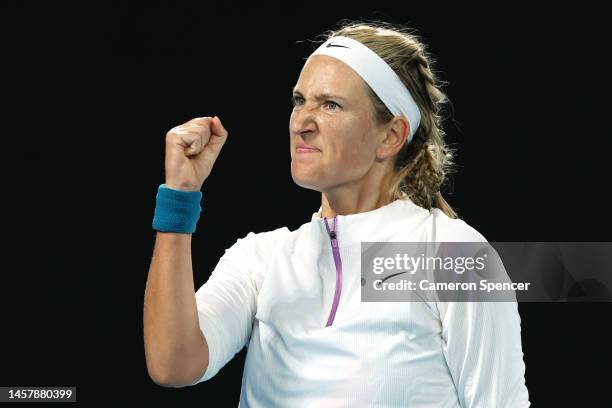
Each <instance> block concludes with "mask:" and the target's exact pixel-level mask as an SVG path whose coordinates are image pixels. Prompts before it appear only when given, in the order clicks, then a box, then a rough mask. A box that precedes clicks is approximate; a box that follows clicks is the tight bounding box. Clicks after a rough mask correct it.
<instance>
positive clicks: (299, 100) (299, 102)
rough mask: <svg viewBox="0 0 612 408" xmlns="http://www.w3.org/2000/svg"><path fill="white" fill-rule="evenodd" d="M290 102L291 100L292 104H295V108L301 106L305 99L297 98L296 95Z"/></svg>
mask: <svg viewBox="0 0 612 408" xmlns="http://www.w3.org/2000/svg"><path fill="white" fill-rule="evenodd" d="M290 100H291V103H292V104H293V106H296V105H301V104H302V101H303V99H302V98H301V97H299V96H295V95H294V96H292V97H291V99H290Z"/></svg>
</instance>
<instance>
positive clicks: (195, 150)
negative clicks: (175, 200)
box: [165, 116, 227, 191]
mask: <svg viewBox="0 0 612 408" xmlns="http://www.w3.org/2000/svg"><path fill="white" fill-rule="evenodd" d="M226 140H227V131H226V130H225V128H224V127H223V125H222V124H221V120H220V119H219V118H218V117H217V116H215V117H212V118H211V117H208V116H207V117H203V118H195V119H192V120H190V121H189V122H187V123H184V124H182V125H180V126H177V127H175V128H172V129H171V130H170V131H169V132H168V133H167V134H166V164H165V168H166V183H165V184H166V186H167V187H169V188H173V189H176V190H184V191H200V189H201V188H202V184H203V183H204V180H206V178H207V177H208V175H209V174H210V171H211V169H212V166H213V164H215V160H217V157H218V156H219V152H221V148H222V147H223V144H224V143H225V141H226Z"/></svg>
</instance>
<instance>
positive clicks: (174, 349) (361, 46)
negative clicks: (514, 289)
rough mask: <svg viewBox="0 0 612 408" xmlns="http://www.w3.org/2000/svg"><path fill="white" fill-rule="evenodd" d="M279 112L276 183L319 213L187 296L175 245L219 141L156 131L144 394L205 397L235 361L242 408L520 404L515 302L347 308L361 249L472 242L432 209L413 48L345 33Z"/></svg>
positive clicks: (424, 90)
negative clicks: (155, 388) (158, 160)
mask: <svg viewBox="0 0 612 408" xmlns="http://www.w3.org/2000/svg"><path fill="white" fill-rule="evenodd" d="M292 99H293V102H294V109H293V112H292V114H291V118H290V122H289V126H290V153H291V159H292V161H291V173H292V177H293V180H294V181H295V182H296V183H297V184H298V185H300V186H302V187H305V188H309V189H313V190H316V191H320V192H321V208H320V209H319V211H318V212H317V213H314V214H313V215H312V218H311V220H310V222H308V223H305V224H303V225H302V226H301V227H300V228H298V229H297V230H295V231H290V230H289V229H288V228H286V227H283V228H279V229H276V230H273V231H268V232H262V233H257V234H255V233H252V232H251V233H249V234H248V235H247V236H246V237H244V238H241V239H238V240H237V242H236V243H235V244H234V245H233V246H232V247H231V248H229V249H227V250H226V251H225V254H224V255H223V256H222V257H221V259H220V260H219V262H218V264H217V266H216V267H215V269H214V271H213V272H212V275H211V277H210V278H209V280H208V281H207V282H206V283H205V284H204V285H202V287H201V288H199V290H198V291H197V293H195V296H194V292H195V290H194V285H193V278H192V267H191V253H190V237H191V233H193V232H194V231H195V224H196V222H197V219H198V216H199V213H200V211H201V208H200V206H199V202H200V198H201V193H200V189H201V187H202V184H203V182H204V180H205V179H206V178H207V177H208V175H209V174H210V171H211V168H212V165H213V164H214V161H215V160H216V158H217V156H218V154H219V151H220V150H221V148H222V146H223V144H224V143H225V141H226V140H227V135H228V134H227V131H226V130H225V129H224V128H223V125H222V124H221V121H220V120H219V118H218V117H214V118H208V117H207V118H197V119H194V120H192V121H190V122H188V123H186V124H184V125H181V126H179V127H177V128H174V129H172V130H171V131H170V132H169V133H168V135H167V138H166V183H165V184H164V185H161V186H160V188H159V190H158V195H157V207H156V213H155V217H154V222H153V227H154V228H155V229H156V230H157V231H158V233H157V238H156V244H155V250H154V254H153V259H152V262H151V268H150V272H149V277H148V281H147V289H146V294H145V310H144V335H145V350H146V358H147V366H148V370H149V374H150V376H151V377H152V379H153V380H154V381H155V382H157V383H158V384H161V385H165V386H185V385H192V384H196V383H199V382H201V381H206V380H208V379H210V378H212V377H213V376H214V375H215V374H216V373H217V372H218V371H219V370H220V369H221V368H222V367H223V366H224V365H225V364H226V363H227V362H228V361H229V360H230V359H231V358H232V357H233V356H234V355H235V354H236V353H237V352H239V351H240V350H241V349H242V347H244V346H247V347H248V352H247V357H246V363H245V367H244V374H243V380H242V389H241V395H240V406H242V407H272V406H275V407H276V406H281V407H299V406H304V407H338V406H386V407H387V406H389V407H390V406H410V407H412V406H425V405H427V406H439V407H458V406H461V407H473V406H482V407H502V406H503V407H525V406H529V400H528V392H527V388H526V386H525V380H524V372H525V366H524V363H523V358H522V357H523V353H522V349H521V337H520V317H519V315H518V310H517V305H516V303H513V302H495V303H492V302H362V301H361V286H362V281H361V274H360V255H361V253H360V251H361V246H360V245H361V242H364V241H370V242H371V241H376V242H387V241H400V242H401V241H404V242H415V241H416V242H430V241H446V242H452V241H476V242H485V241H486V240H485V238H484V237H483V236H482V235H481V234H480V233H478V232H477V231H476V230H475V229H473V228H472V227H470V226H469V225H468V224H466V223H465V222H464V221H462V220H460V219H458V218H457V217H456V214H455V212H454V211H453V209H452V208H451V207H450V206H449V205H448V204H447V203H446V201H445V200H444V198H443V197H442V195H441V194H440V186H441V185H442V183H443V181H444V179H445V174H446V173H447V171H448V165H449V163H450V153H449V152H448V150H447V147H446V146H445V144H444V141H443V136H444V132H443V130H442V128H441V120H442V117H441V109H442V108H443V104H444V103H445V102H446V97H445V95H444V93H443V92H442V91H441V90H440V89H439V88H438V83H437V80H436V77H435V75H434V73H433V71H432V69H431V66H430V58H429V57H428V55H427V54H426V51H425V47H424V45H423V44H422V43H421V42H420V41H419V39H418V37H416V36H415V35H413V34H410V33H407V32H406V31H405V30H402V29H397V28H396V29H393V28H392V27H391V26H387V25H380V26H378V25H373V24H362V23H351V24H348V25H345V26H344V27H342V28H341V29H340V30H338V31H336V32H331V33H329V34H328V36H327V39H326V41H325V42H324V43H323V44H321V46H320V47H319V48H318V49H317V50H316V51H315V52H314V53H313V54H312V55H311V56H310V57H309V58H308V60H307V61H306V63H305V64H304V67H303V69H302V71H301V73H300V76H299V78H298V81H297V83H296V85H295V87H294V91H293V97H292Z"/></svg>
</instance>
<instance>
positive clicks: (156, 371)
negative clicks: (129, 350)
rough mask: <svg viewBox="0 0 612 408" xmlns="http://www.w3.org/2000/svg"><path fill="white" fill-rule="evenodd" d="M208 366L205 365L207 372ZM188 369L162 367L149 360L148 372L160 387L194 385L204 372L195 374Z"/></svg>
mask: <svg viewBox="0 0 612 408" xmlns="http://www.w3.org/2000/svg"><path fill="white" fill-rule="evenodd" d="M206 368H207V367H204V372H206ZM188 371H189V370H185V369H170V368H166V367H160V366H158V365H155V364H153V363H151V362H149V361H147V372H148V374H149V378H151V380H152V381H153V382H154V383H155V384H157V385H159V386H160V387H167V388H183V387H188V386H191V385H194V384H195V383H196V382H197V381H198V380H199V379H200V378H202V376H203V375H204V372H202V373H201V374H200V371H198V374H197V375H194V374H193V373H190V372H188Z"/></svg>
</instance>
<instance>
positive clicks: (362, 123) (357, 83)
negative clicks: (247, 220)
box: [289, 55, 386, 191]
mask: <svg viewBox="0 0 612 408" xmlns="http://www.w3.org/2000/svg"><path fill="white" fill-rule="evenodd" d="M293 103H294V108H293V111H292V113H291V118H290V120H289V132H290V139H291V142H290V149H291V175H292V177H293V180H294V181H295V183H296V184H298V185H299V186H302V187H305V188H310V189H313V190H317V191H325V190H327V189H331V188H334V187H338V186H341V185H346V184H348V183H351V182H355V181H357V180H361V179H363V178H364V176H366V175H367V174H368V172H369V171H370V169H371V168H372V166H373V165H374V163H375V161H376V159H377V148H378V147H379V145H380V143H381V141H382V140H383V139H385V133H386V131H385V129H384V128H379V127H378V126H377V125H376V124H375V121H374V116H373V110H372V109H373V107H372V102H371V101H370V97H369V95H368V91H367V88H366V85H365V83H364V82H363V80H362V79H361V77H360V76H359V75H358V74H357V73H356V72H355V71H353V70H352V69H351V68H350V67H349V66H348V65H346V64H344V63H343V62H341V61H339V60H337V59H335V58H333V57H329V56H327V55H314V56H311V57H310V58H309V59H308V60H307V61H306V63H305V64H304V67H303V68H302V71H301V73H300V77H299V78H298V81H297V84H296V85H295V87H294V92H293ZM302 145H306V147H308V146H310V147H312V148H314V149H315V150H312V149H308V148H302V147H301V146H302Z"/></svg>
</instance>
